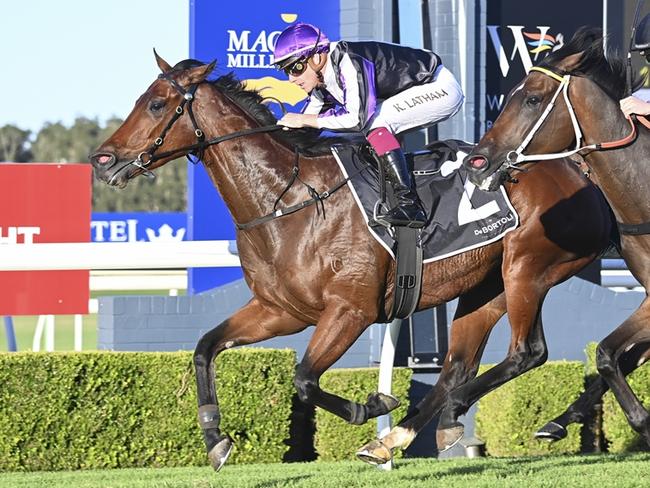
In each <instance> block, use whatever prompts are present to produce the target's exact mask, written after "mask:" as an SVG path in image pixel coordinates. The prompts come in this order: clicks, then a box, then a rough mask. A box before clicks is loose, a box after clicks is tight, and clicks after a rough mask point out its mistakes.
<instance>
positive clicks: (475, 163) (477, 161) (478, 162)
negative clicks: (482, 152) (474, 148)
mask: <svg viewBox="0 0 650 488" xmlns="http://www.w3.org/2000/svg"><path fill="white" fill-rule="evenodd" d="M487 162H488V160H487V159H486V158H484V157H483V156H474V157H473V158H472V159H470V160H469V164H470V165H471V166H472V168H474V169H481V168H483V167H484V166H485V165H486V164H487Z"/></svg>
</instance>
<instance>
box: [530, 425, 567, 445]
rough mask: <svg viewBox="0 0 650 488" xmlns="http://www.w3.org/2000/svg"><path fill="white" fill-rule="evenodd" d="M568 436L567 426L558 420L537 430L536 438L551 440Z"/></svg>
mask: <svg viewBox="0 0 650 488" xmlns="http://www.w3.org/2000/svg"><path fill="white" fill-rule="evenodd" d="M566 436H567V430H566V428H565V427H564V426H563V425H560V424H558V423H556V422H549V423H548V424H546V425H545V426H544V427H542V428H541V429H539V430H538V431H537V432H535V439H539V440H542V441H549V442H555V441H559V440H562V439H564V438H565V437H566Z"/></svg>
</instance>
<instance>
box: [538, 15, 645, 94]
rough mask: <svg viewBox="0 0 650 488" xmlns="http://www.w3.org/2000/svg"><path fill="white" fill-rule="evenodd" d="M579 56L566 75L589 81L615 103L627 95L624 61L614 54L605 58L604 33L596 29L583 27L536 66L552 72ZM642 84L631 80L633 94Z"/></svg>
mask: <svg viewBox="0 0 650 488" xmlns="http://www.w3.org/2000/svg"><path fill="white" fill-rule="evenodd" d="M580 52H582V56H581V57H580V60H579V61H578V63H577V64H576V65H575V66H573V67H572V68H571V69H570V70H569V71H568V73H569V74H572V75H576V76H584V77H586V78H589V79H590V80H592V81H593V82H594V83H596V84H597V85H598V86H600V88H601V89H602V90H603V91H604V92H605V93H607V94H608V95H609V96H610V97H612V98H613V99H614V100H620V99H621V98H623V97H625V96H626V95H627V90H626V68H625V61H624V60H623V58H622V57H621V56H620V55H619V54H617V53H614V52H608V53H607V54H605V51H604V50H603V33H602V30H601V29H600V28H597V27H588V26H583V27H581V28H580V29H578V30H577V31H576V33H575V34H574V36H573V37H572V38H571V40H570V41H569V42H568V43H567V44H565V45H564V46H562V47H561V48H560V49H558V50H557V51H555V52H553V53H551V54H549V55H548V56H547V57H546V58H544V60H543V61H542V62H541V63H540V64H539V66H540V67H546V68H554V67H555V65H556V64H557V63H559V62H560V61H562V60H563V59H565V58H567V57H568V56H571V55H572V54H577V53H580ZM642 81H643V80H641V79H639V78H638V77H636V76H634V79H633V80H632V91H634V90H636V89H637V88H639V86H640V85H641V83H642Z"/></svg>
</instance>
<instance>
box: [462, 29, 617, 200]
mask: <svg viewBox="0 0 650 488" xmlns="http://www.w3.org/2000/svg"><path fill="white" fill-rule="evenodd" d="M608 63H609V62H608V61H607V60H606V58H605V56H604V53H603V51H602V38H601V36H600V31H599V30H594V29H586V28H585V29H581V30H579V31H578V32H577V33H576V35H575V36H574V38H573V39H572V40H571V42H570V43H569V44H567V45H566V46H565V47H564V48H562V49H560V50H559V51H557V52H555V53H552V54H551V55H549V56H548V57H547V58H546V59H545V60H544V61H543V62H542V63H541V64H540V65H539V67H535V68H533V69H532V70H531V71H530V72H529V73H528V75H527V76H526V77H525V78H524V80H523V81H522V83H520V84H519V85H517V86H516V87H515V88H514V89H513V90H512V91H511V92H510V94H509V95H508V97H507V98H506V103H505V105H504V107H503V109H502V111H501V113H500V114H499V117H498V118H497V120H496V121H495V122H494V125H493V126H492V127H491V128H490V130H489V131H487V132H486V134H485V135H484V136H483V138H482V139H481V140H480V141H479V143H478V144H477V145H476V146H475V147H474V149H473V150H472V152H471V153H470V154H469V155H468V156H467V157H466V158H465V160H464V162H463V164H464V166H465V168H466V169H467V171H468V174H469V179H470V181H472V183H474V184H476V185H478V186H479V187H481V188H484V189H488V190H496V189H497V188H498V187H499V185H500V183H501V182H502V181H503V180H504V179H506V178H507V175H508V171H510V170H511V169H512V168H513V167H514V165H515V164H519V163H521V162H525V161H527V160H529V159H530V160H532V157H531V158H527V156H526V155H524V151H525V152H526V154H527V155H538V156H539V155H546V154H557V153H561V152H563V151H565V150H567V149H569V148H570V146H571V144H572V143H573V142H574V141H576V139H578V137H579V136H580V135H581V134H580V133H579V130H578V129H577V128H576V127H577V126H579V125H580V124H579V123H578V122H577V121H576V120H572V117H575V110H574V109H577V108H578V107H577V106H578V104H580V105H581V106H582V107H587V106H588V105H589V104H594V103H599V101H598V99H599V98H602V92H598V93H600V94H601V96H600V97H598V96H596V94H597V93H596V91H595V89H596V88H594V87H596V84H599V85H601V86H602V85H607V84H609V85H613V84H614V83H613V81H612V80H613V79H614V78H616V79H618V78H617V77H618V75H619V74H620V73H619V71H620V70H619V68H618V66H612V65H610V64H608ZM568 73H572V74H574V75H577V76H572V77H567V76H565V75H567V74H568ZM589 78H592V79H593V81H595V83H593V82H592V81H591V80H589ZM569 83H570V85H569ZM578 92H579V93H580V96H577V95H576V94H577V93H578ZM570 94H571V96H569V95H570ZM610 95H611V96H612V97H616V96H617V94H611V93H610ZM567 100H569V103H570V104H571V105H572V107H573V108H571V110H570V109H569V105H568V104H567ZM601 101H602V100H601ZM591 107H592V108H591V109H590V110H593V105H591ZM588 111H589V110H588Z"/></svg>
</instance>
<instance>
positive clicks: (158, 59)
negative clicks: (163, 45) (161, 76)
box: [153, 48, 172, 73]
mask: <svg viewBox="0 0 650 488" xmlns="http://www.w3.org/2000/svg"><path fill="white" fill-rule="evenodd" d="M153 55H154V56H155V57H156V64H157V65H158V67H159V68H160V71H162V72H163V73H167V72H168V71H171V70H172V67H171V66H170V65H169V63H168V62H167V61H165V60H164V59H163V58H161V57H160V56H158V53H157V52H156V48H153Z"/></svg>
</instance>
